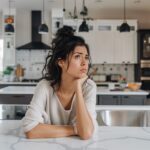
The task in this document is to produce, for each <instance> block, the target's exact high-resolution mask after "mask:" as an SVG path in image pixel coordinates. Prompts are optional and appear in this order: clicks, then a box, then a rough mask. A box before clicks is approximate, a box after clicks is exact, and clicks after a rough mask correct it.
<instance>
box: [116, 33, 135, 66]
mask: <svg viewBox="0 0 150 150" xmlns="http://www.w3.org/2000/svg"><path fill="white" fill-rule="evenodd" d="M113 32H114V63H115V64H121V63H127V64H130V63H131V64H134V63H137V54H136V51H137V33H136V31H130V32H118V31H113Z"/></svg>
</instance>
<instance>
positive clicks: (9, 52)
mask: <svg viewBox="0 0 150 150" xmlns="http://www.w3.org/2000/svg"><path fill="white" fill-rule="evenodd" d="M2 24H3V29H2V32H3V41H4V42H3V43H4V44H3V45H4V46H3V68H6V67H7V66H12V65H15V63H16V61H15V60H16V59H15V58H16V49H15V47H16V46H15V44H16V42H15V36H16V33H15V31H16V29H15V27H16V10H15V9H11V10H7V9H6V10H3V17H2ZM8 24H11V25H12V26H13V27H14V32H9V31H8V30H9V29H10V28H11V27H10V28H7V27H8Z"/></svg>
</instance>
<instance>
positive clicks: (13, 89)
mask: <svg viewBox="0 0 150 150" xmlns="http://www.w3.org/2000/svg"><path fill="white" fill-rule="evenodd" d="M34 90H35V86H8V87H5V88H2V89H0V94H33V93H34ZM148 94H149V93H148V92H146V91H142V90H139V91H110V90H109V89H108V88H99V87H98V88H97V95H148Z"/></svg>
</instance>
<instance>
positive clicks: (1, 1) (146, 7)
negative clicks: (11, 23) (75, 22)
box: [0, 0, 150, 12]
mask: <svg viewBox="0 0 150 150" xmlns="http://www.w3.org/2000/svg"><path fill="white" fill-rule="evenodd" d="M63 1H65V7H66V10H69V11H70V10H73V8H74V4H75V0H45V9H46V10H51V8H63ZM76 4H77V10H78V11H80V10H81V8H82V0H76ZM85 5H86V6H87V7H88V9H89V10H90V11H94V10H99V11H102V10H105V11H106V10H113V11H116V10H122V9H123V0H85ZM8 6H9V5H8V0H0V11H2V9H3V8H8ZM126 7H127V10H132V11H140V12H141V11H148V12H150V0H126ZM11 8H16V9H18V10H19V9H27V10H41V9H42V0H11Z"/></svg>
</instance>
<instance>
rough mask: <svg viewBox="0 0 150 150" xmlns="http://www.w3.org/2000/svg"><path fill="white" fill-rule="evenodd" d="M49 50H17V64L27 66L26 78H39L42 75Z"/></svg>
mask: <svg viewBox="0 0 150 150" xmlns="http://www.w3.org/2000/svg"><path fill="white" fill-rule="evenodd" d="M48 52H49V51H48V50H32V51H31V50H20V51H17V52H16V64H21V65H22V67H23V68H25V74H24V78H26V79H38V78H41V77H42V73H41V72H42V69H43V66H44V64H45V58H46V56H47V54H48Z"/></svg>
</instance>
